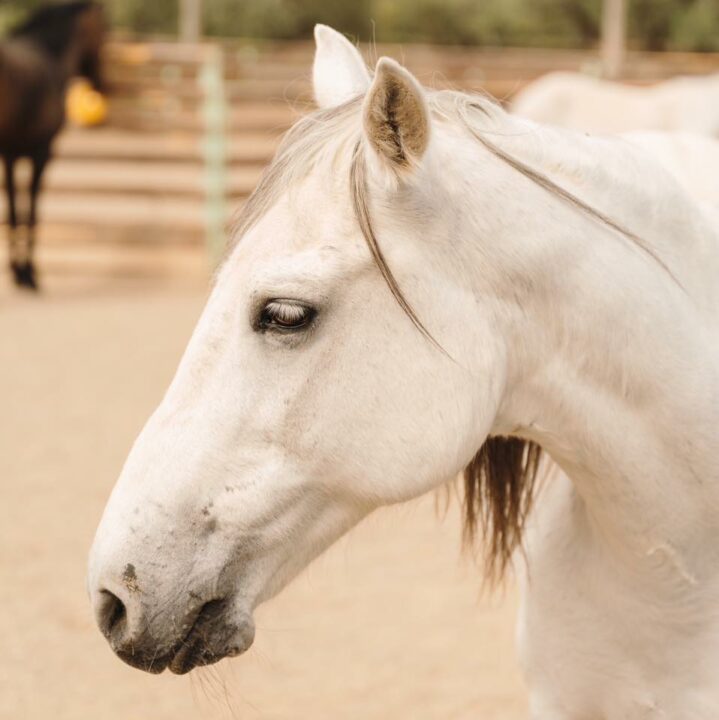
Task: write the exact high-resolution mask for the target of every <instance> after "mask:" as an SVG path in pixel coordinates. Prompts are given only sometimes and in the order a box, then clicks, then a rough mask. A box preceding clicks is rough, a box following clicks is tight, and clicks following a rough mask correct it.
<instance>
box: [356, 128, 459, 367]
mask: <svg viewBox="0 0 719 720" xmlns="http://www.w3.org/2000/svg"><path fill="white" fill-rule="evenodd" d="M350 193H351V195H352V208H353V210H354V214H355V218H356V220H357V223H358V225H359V227H360V230H361V231H362V236H363V237H364V239H365V242H366V243H367V247H368V248H369V251H370V253H371V254H372V259H373V260H374V262H375V265H377V268H378V269H379V271H380V273H381V274H382V277H383V278H384V281H385V283H386V284H387V287H388V288H389V290H390V292H391V293H392V295H393V296H394V299H395V300H396V301H397V303H398V304H399V306H400V307H401V308H402V310H403V311H404V313H405V315H407V317H408V318H409V319H410V320H411V321H412V323H414V326H415V327H416V328H417V329H418V330H419V331H420V332H421V333H422V335H424V337H426V338H427V340H429V341H430V342H431V343H432V344H433V345H434V346H435V347H436V348H437V349H438V350H440V351H441V352H443V353H444V354H445V355H447V351H446V350H445V349H444V348H443V347H442V346H441V345H440V344H439V343H438V342H437V341H436V340H435V339H434V338H433V337H432V335H431V334H430V332H429V330H427V328H426V327H425V326H424V324H423V323H422V321H421V320H420V319H419V317H417V313H415V311H414V310H413V308H412V306H411V305H410V304H409V302H407V299H406V298H405V296H404V294H403V292H402V290H401V289H400V286H399V283H398V282H397V280H396V278H395V276H394V273H393V272H392V270H391V269H390V267H389V265H388V264H387V261H386V260H385V257H384V253H383V252H382V248H381V247H380V245H379V242H378V241H377V236H376V235H375V231H374V227H373V226H372V219H371V217H370V213H369V204H368V202H367V199H368V190H367V178H366V167H365V160H364V155H363V154H362V141H361V140H359V141H358V142H357V144H356V145H355V148H354V151H353V153H352V163H351V164H350Z"/></svg>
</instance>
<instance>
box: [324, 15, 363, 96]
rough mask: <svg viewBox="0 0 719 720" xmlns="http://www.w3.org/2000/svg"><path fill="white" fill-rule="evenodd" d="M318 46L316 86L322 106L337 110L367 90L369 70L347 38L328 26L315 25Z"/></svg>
mask: <svg viewBox="0 0 719 720" xmlns="http://www.w3.org/2000/svg"><path fill="white" fill-rule="evenodd" d="M315 45H316V46H317V47H316V50H315V62H314V65H313V66H312V84H313V86H314V91H315V100H316V101H317V105H319V107H321V108H331V107H335V106H336V105H341V104H342V103H344V102H347V100H351V99H352V98H353V97H357V96H358V95H362V94H364V93H365V92H366V91H367V88H368V87H369V83H370V76H369V70H367V66H366V65H365V62H364V60H363V59H362V56H361V55H360V53H359V50H358V49H357V48H356V47H355V46H354V45H353V44H352V43H351V42H350V41H349V40H348V39H347V38H346V37H345V36H344V35H341V34H340V33H338V32H337V31H336V30H333V29H332V28H331V27H328V26H327V25H315Z"/></svg>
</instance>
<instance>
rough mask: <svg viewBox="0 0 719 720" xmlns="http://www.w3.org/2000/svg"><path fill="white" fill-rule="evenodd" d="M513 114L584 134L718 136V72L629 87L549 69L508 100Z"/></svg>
mask: <svg viewBox="0 0 719 720" xmlns="http://www.w3.org/2000/svg"><path fill="white" fill-rule="evenodd" d="M512 111H513V112H514V113H516V114H517V115H521V116H522V117H526V118H529V119H530V120H535V121H537V122H540V123H549V124H552V125H561V126H562V127H567V128H573V129H575V130H586V131H587V132H606V133H620V132H630V131H633V130H664V131H682V132H691V133H698V134H702V135H711V136H714V137H718V138H719V73H716V74H713V75H704V76H697V77H693V76H692V77H676V78H672V79H671V80H666V81H664V82H660V83H657V84H656V85H652V86H649V87H633V86H630V85H622V84H620V83H614V82H609V81H607V80H600V79H598V78H595V77H591V76H588V75H582V74H580V73H572V72H553V73H548V74H547V75H543V76H542V77H541V78H539V79H538V80H535V81H534V82H532V83H530V84H529V85H527V86H526V87H525V88H524V89H523V90H521V91H520V92H519V93H517V95H516V96H515V98H514V99H513V101H512Z"/></svg>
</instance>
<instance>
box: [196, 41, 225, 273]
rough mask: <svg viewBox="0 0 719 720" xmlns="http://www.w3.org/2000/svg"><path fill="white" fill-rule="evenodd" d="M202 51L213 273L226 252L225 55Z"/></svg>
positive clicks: (218, 51) (207, 218)
mask: <svg viewBox="0 0 719 720" xmlns="http://www.w3.org/2000/svg"><path fill="white" fill-rule="evenodd" d="M205 49H206V56H205V60H204V63H203V67H202V71H201V73H200V84H201V87H202V90H203V93H202V95H203V98H204V102H203V108H202V115H203V121H204V129H205V137H204V144H203V151H204V160H205V238H206V245H207V254H208V258H209V262H210V265H211V267H212V269H213V270H214V268H215V267H216V266H217V264H218V263H219V261H220V260H221V259H222V255H223V253H224V250H225V222H226V219H227V213H226V186H227V179H226V147H225V133H226V121H227V118H226V114H225V113H226V111H225V90H224V54H223V51H222V48H221V47H220V46H219V45H208V46H206V48H205Z"/></svg>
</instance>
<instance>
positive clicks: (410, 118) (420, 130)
mask: <svg viewBox="0 0 719 720" xmlns="http://www.w3.org/2000/svg"><path fill="white" fill-rule="evenodd" d="M363 121H364V130H365V136H366V138H367V141H368V143H369V145H370V147H371V148H372V149H373V150H374V151H375V153H376V154H377V155H378V156H379V158H380V160H382V161H383V162H384V164H385V165H388V166H389V168H390V169H391V170H393V171H394V172H395V173H401V172H403V171H406V170H410V169H411V168H412V167H413V166H415V165H417V163H418V162H419V161H420V160H421V158H422V155H424V151H425V150H426V149H427V145H428V143H429V110H428V109H427V101H426V99H425V95H424V90H423V89H422V87H421V86H420V84H419V83H418V82H417V80H415V78H414V76H413V75H412V74H411V73H409V72H408V71H407V70H405V69H404V68H403V67H402V66H401V65H399V64H398V63H396V62H395V61H394V60H391V59H390V58H386V57H383V58H380V60H379V62H378V63H377V68H376V70H375V76H374V81H373V82H372V86H371V87H370V89H369V91H368V93H367V96H366V97H365V101H364V109H363Z"/></svg>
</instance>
